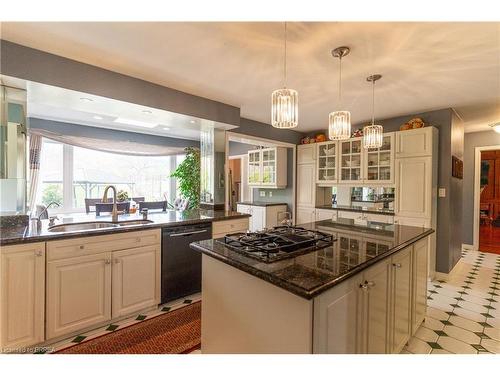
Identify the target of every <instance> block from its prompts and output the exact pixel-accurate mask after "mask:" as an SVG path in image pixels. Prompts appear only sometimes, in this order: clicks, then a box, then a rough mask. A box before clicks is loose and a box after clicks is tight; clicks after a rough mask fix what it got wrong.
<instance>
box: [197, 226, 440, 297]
mask: <svg viewBox="0 0 500 375" xmlns="http://www.w3.org/2000/svg"><path fill="white" fill-rule="evenodd" d="M426 229H427V231H426V232H424V233H422V234H419V235H418V236H415V237H414V238H412V239H411V240H408V241H406V242H403V243H402V244H399V245H398V246H396V247H394V248H393V249H392V250H390V251H388V252H387V253H384V254H381V255H379V256H378V257H375V258H372V259H370V260H368V261H366V262H364V263H363V264H360V265H359V266H357V267H355V268H353V269H351V270H349V272H347V273H345V274H344V275H341V276H339V277H337V278H336V279H334V280H332V281H330V282H328V283H326V284H325V285H321V286H320V287H318V288H316V289H313V290H311V291H305V290H304V289H302V288H300V287H297V286H295V285H291V284H288V283H286V286H284V283H283V282H281V283H280V280H281V279H279V278H278V277H273V276H271V275H270V274H268V273H266V272H263V271H260V270H258V269H256V268H254V267H252V266H249V265H247V264H244V263H240V262H237V261H234V260H232V259H228V258H227V257H225V256H223V255H220V254H219V253H217V252H213V251H211V250H210V249H207V248H206V247H203V246H200V245H198V244H197V243H192V244H190V245H189V246H190V247H191V248H192V249H194V250H196V251H199V252H201V253H202V254H205V255H207V256H209V257H211V258H214V259H217V260H220V261H221V262H223V263H225V264H228V265H230V266H233V267H235V268H236V269H239V270H241V271H243V272H246V273H248V274H250V275H253V276H255V277H258V278H259V279H261V280H264V281H267V282H269V283H270V284H272V285H274V286H277V287H279V288H282V289H284V290H286V291H288V292H290V293H293V294H295V295H297V296H299V297H302V298H304V299H306V300H311V299H313V298H314V297H317V296H318V295H320V294H322V293H323V292H325V291H327V290H328V289H331V288H333V287H334V286H336V285H338V284H340V283H342V282H343V281H345V280H347V279H349V278H351V277H353V276H355V275H357V274H358V273H360V272H361V271H363V270H365V269H366V268H368V267H370V266H372V265H374V264H375V263H378V262H379V261H381V260H383V259H386V258H387V257H390V256H391V255H393V254H394V253H397V252H398V251H400V250H403V249H404V248H406V247H408V246H410V245H412V244H414V243H415V242H417V241H419V240H421V239H422V238H425V237H427V236H429V235H431V234H432V233H434V232H435V231H434V229H430V228H426Z"/></svg>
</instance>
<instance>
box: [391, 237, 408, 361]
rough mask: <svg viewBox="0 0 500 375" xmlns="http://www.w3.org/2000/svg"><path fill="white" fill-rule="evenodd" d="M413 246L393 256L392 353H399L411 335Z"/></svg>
mask: <svg viewBox="0 0 500 375" xmlns="http://www.w3.org/2000/svg"><path fill="white" fill-rule="evenodd" d="M412 250H413V249H412V246H410V247H407V248H406V249H403V250H401V251H400V252H399V253H396V254H395V255H394V256H393V257H392V264H391V267H392V293H391V295H392V302H391V307H392V308H391V329H390V331H391V350H390V352H391V353H394V354H398V353H400V352H401V350H402V349H403V347H404V346H405V344H406V343H407V342H408V340H409V339H410V337H411V307H412V298H411V296H412V291H411V285H412V269H411V268H412Z"/></svg>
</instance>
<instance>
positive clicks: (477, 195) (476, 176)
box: [472, 145, 500, 250]
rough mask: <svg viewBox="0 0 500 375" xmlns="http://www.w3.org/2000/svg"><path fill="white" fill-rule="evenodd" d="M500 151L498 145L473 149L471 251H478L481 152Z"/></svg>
mask: <svg viewBox="0 0 500 375" xmlns="http://www.w3.org/2000/svg"><path fill="white" fill-rule="evenodd" d="M498 149H500V145H496V146H480V147H475V148H474V221H473V223H472V227H473V235H472V245H473V250H479V205H480V200H481V196H480V190H481V151H491V150H498Z"/></svg>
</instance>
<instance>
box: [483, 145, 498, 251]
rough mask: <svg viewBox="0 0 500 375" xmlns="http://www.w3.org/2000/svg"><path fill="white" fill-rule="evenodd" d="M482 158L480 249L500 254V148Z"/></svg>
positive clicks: (485, 152) (485, 153)
mask: <svg viewBox="0 0 500 375" xmlns="http://www.w3.org/2000/svg"><path fill="white" fill-rule="evenodd" d="M480 160H481V162H480V171H479V173H480V188H479V192H480V196H479V251H482V252H488V253H495V254H500V148H498V149H492V150H481V151H480Z"/></svg>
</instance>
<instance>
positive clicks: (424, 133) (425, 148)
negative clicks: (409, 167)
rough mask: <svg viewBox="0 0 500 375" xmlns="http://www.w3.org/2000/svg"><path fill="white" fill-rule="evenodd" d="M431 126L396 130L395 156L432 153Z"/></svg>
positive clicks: (404, 156)
mask: <svg viewBox="0 0 500 375" xmlns="http://www.w3.org/2000/svg"><path fill="white" fill-rule="evenodd" d="M432 131H433V129H432V127H428V128H420V129H413V130H404V131H399V132H396V158H408V157H418V156H431V155H432V136H433V134H432Z"/></svg>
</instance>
